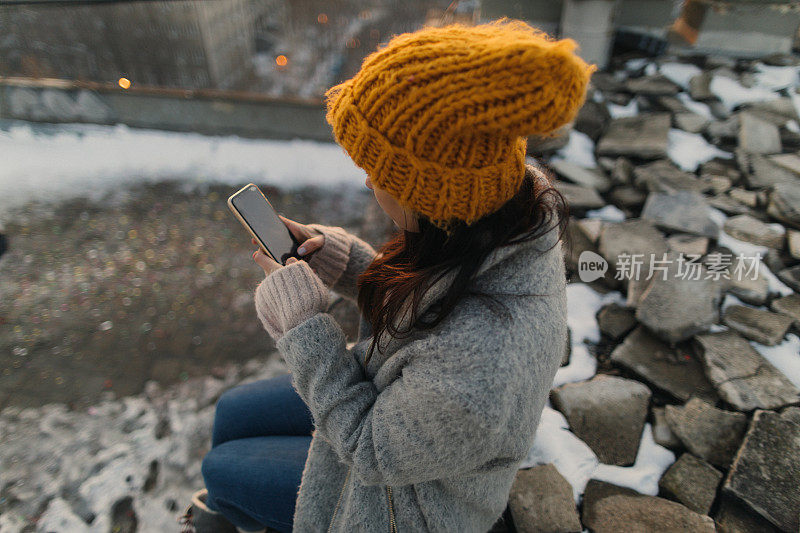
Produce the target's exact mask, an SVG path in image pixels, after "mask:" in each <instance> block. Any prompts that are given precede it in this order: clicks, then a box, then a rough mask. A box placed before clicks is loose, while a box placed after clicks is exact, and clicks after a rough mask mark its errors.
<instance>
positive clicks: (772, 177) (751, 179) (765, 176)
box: [747, 154, 800, 189]
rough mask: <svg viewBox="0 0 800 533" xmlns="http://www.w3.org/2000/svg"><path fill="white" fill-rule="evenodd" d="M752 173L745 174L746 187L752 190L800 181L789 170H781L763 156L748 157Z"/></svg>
mask: <svg viewBox="0 0 800 533" xmlns="http://www.w3.org/2000/svg"><path fill="white" fill-rule="evenodd" d="M749 161H750V165H751V166H752V169H753V170H752V172H751V173H748V174H747V185H748V186H749V187H751V188H753V189H764V188H766V187H772V186H774V185H777V184H778V183H794V184H797V183H798V182H800V179H798V177H797V176H796V175H795V174H794V172H791V171H789V170H786V169H785V168H782V167H780V166H778V165H776V164H775V163H773V162H772V161H770V160H769V159H767V158H766V157H764V156H761V155H756V154H753V155H751V156H749Z"/></svg>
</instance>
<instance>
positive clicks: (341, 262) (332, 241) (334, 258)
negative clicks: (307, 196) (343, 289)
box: [308, 224, 352, 287]
mask: <svg viewBox="0 0 800 533" xmlns="http://www.w3.org/2000/svg"><path fill="white" fill-rule="evenodd" d="M308 226H309V227H310V228H313V229H316V230H317V231H319V232H320V233H322V234H323V235H324V236H325V244H323V245H322V248H320V249H319V250H317V251H316V252H315V253H314V255H312V256H311V258H310V259H309V260H308V265H309V266H310V267H311V268H312V269H313V270H314V272H316V274H317V275H318V276H319V278H320V279H321V280H322V281H323V283H325V285H327V286H328V287H333V286H334V285H335V284H336V282H337V281H338V280H339V278H340V277H341V276H342V273H343V272H344V270H345V268H346V267H347V260H348V258H349V257H350V246H351V244H352V242H351V239H350V234H349V233H347V232H346V231H344V230H343V229H342V228H339V227H335V226H323V225H322V224H308Z"/></svg>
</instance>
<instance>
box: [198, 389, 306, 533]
mask: <svg viewBox="0 0 800 533" xmlns="http://www.w3.org/2000/svg"><path fill="white" fill-rule="evenodd" d="M312 431H313V420H312V418H311V413H310V411H309V410H308V407H307V406H306V405H305V403H304V402H303V400H302V399H301V398H300V397H299V396H298V395H297V391H295V390H294V388H293V387H292V385H291V376H290V375H289V374H285V375H282V376H278V377H276V378H272V379H266V380H260V381H256V382H252V383H247V384H244V385H239V386H237V387H234V388H232V389H230V390H228V391H226V392H225V393H223V394H222V396H220V398H219V400H218V401H217V407H216V414H215V418H214V430H213V435H212V446H211V450H210V451H209V452H208V454H206V456H205V458H204V459H203V464H202V473H203V478H204V480H205V483H206V488H207V489H208V496H207V505H208V507H209V508H210V509H212V510H216V511H219V512H221V513H222V514H223V515H225V517H226V518H228V520H230V521H231V522H232V523H233V524H234V525H236V526H237V527H238V528H240V529H241V530H246V531H257V530H260V529H261V528H263V527H264V526H265V525H266V526H269V527H271V528H274V529H277V530H279V531H291V529H292V518H293V516H294V506H295V500H296V497H297V492H298V489H299V487H300V478H301V476H302V472H303V467H304V466H305V461H306V458H307V456H308V447H309V445H310V444H311V432H312Z"/></svg>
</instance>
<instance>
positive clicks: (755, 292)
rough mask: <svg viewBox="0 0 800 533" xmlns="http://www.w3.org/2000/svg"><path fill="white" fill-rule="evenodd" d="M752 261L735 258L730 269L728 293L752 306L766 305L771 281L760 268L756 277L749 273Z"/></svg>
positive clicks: (746, 258)
mask: <svg viewBox="0 0 800 533" xmlns="http://www.w3.org/2000/svg"><path fill="white" fill-rule="evenodd" d="M750 261H751V260H750V259H749V258H748V257H745V256H741V257H739V256H735V257H733V259H732V264H731V268H730V272H731V273H730V276H729V277H730V279H729V280H727V281H728V288H727V290H728V292H730V293H731V294H733V295H734V296H736V297H737V298H739V299H741V300H742V301H743V302H746V303H749V304H751V305H764V304H765V303H767V298H768V297H769V280H768V279H767V277H766V275H765V274H764V269H761V268H759V269H758V270H757V271H756V273H755V275H753V273H752V272H748V270H749V268H750V266H752V265H751V262H750Z"/></svg>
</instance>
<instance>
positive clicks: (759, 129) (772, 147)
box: [739, 111, 781, 154]
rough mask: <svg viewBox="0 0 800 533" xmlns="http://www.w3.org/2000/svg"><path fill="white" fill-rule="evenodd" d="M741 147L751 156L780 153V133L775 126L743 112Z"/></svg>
mask: <svg viewBox="0 0 800 533" xmlns="http://www.w3.org/2000/svg"><path fill="white" fill-rule="evenodd" d="M739 147H740V148H741V149H742V150H744V151H746V152H749V153H751V154H777V153H780V151H781V134H780V131H778V127H777V126H776V125H775V124H773V123H771V122H768V121H766V120H764V119H762V118H761V117H759V116H757V115H756V114H754V113H751V112H747V111H743V112H742V113H740V114H739Z"/></svg>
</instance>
